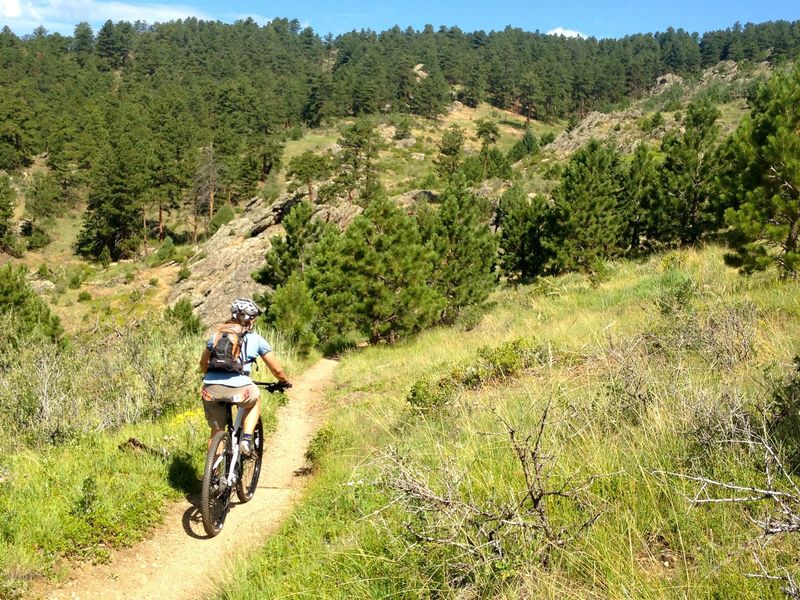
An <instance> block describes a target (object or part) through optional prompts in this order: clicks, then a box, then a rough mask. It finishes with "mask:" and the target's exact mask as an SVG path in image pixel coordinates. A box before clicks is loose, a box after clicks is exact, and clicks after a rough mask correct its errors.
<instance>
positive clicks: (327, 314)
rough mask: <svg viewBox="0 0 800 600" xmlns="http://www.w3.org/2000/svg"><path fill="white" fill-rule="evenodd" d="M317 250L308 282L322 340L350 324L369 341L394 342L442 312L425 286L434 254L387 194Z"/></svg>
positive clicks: (437, 299) (439, 302) (439, 299)
mask: <svg viewBox="0 0 800 600" xmlns="http://www.w3.org/2000/svg"><path fill="white" fill-rule="evenodd" d="M316 249H317V252H315V255H314V259H313V261H312V264H311V267H310V268H309V270H308V272H307V276H306V280H307V282H308V286H309V288H310V289H311V294H312V297H313V298H314V302H315V304H316V305H317V308H318V311H319V312H318V314H319V320H318V323H317V331H318V332H319V333H320V337H321V338H322V339H331V338H332V337H333V336H335V335H337V334H341V333H346V332H349V331H354V330H355V331H358V332H360V333H361V334H362V335H364V336H366V337H368V338H369V339H370V341H372V342H373V343H374V342H380V341H387V342H390V343H391V342H394V341H396V340H398V339H400V338H401V337H403V336H405V335H408V334H410V333H414V332H416V331H419V330H420V329H423V328H424V327H427V326H428V325H430V324H431V323H433V322H434V321H435V320H436V318H437V316H438V315H439V314H440V311H441V309H442V306H443V304H444V302H443V299H442V297H441V295H440V294H439V293H438V292H437V291H436V290H434V289H432V288H431V286H430V285H429V281H430V278H431V270H432V267H433V256H432V252H431V251H430V250H429V249H427V248H426V247H425V246H424V245H423V243H422V241H421V239H420V234H419V231H418V229H417V227H416V225H415V223H414V221H413V220H412V219H411V217H409V216H408V215H406V214H405V213H404V212H403V211H402V210H401V209H399V208H398V207H397V206H395V205H394V204H393V203H392V202H391V201H389V200H388V199H387V198H385V196H384V197H377V198H374V199H373V200H372V201H371V202H370V203H369V204H368V205H367V207H366V208H365V209H364V212H363V213H362V214H361V215H359V216H358V217H356V219H355V220H354V221H353V223H352V224H351V225H350V227H348V228H347V230H346V231H345V233H344V234H343V235H341V236H336V235H333V234H329V235H327V236H325V237H323V239H322V240H321V241H320V243H319V244H317V246H316Z"/></svg>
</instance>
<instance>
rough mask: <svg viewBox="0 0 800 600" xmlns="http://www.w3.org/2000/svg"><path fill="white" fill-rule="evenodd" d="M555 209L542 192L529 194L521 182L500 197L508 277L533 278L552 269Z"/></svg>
mask: <svg viewBox="0 0 800 600" xmlns="http://www.w3.org/2000/svg"><path fill="white" fill-rule="evenodd" d="M553 217H554V213H553V209H552V208H551V207H550V206H548V204H547V201H546V200H545V199H544V198H542V197H541V196H538V195H536V196H533V197H532V198H529V197H528V196H527V194H525V192H524V190H523V189H522V188H520V187H519V186H513V187H511V188H509V189H508V190H507V191H506V192H505V193H504V194H503V197H502V198H501V199H500V206H499V215H498V219H497V221H498V223H499V225H500V228H501V229H500V240H499V247H500V265H501V267H502V270H503V273H505V275H506V277H508V279H510V280H512V281H515V280H518V281H529V280H531V279H534V278H535V277H538V276H539V275H544V274H546V273H548V272H549V271H550V270H551V269H552V268H553V265H554V259H555V256H556V253H555V250H554V248H555V247H556V244H555V243H554V242H555V240H554V239H553V235H554V233H553V226H554V221H553Z"/></svg>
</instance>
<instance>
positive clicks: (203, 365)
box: [200, 348, 211, 373]
mask: <svg viewBox="0 0 800 600" xmlns="http://www.w3.org/2000/svg"><path fill="white" fill-rule="evenodd" d="M210 358H211V350H209V349H208V348H205V349H204V350H203V354H201V355H200V372H201V373H207V372H208V360H209V359H210Z"/></svg>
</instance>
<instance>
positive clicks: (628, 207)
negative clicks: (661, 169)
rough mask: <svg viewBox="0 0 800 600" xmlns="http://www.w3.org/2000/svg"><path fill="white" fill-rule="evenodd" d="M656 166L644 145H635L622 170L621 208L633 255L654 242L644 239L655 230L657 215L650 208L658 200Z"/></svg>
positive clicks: (652, 155)
mask: <svg viewBox="0 0 800 600" xmlns="http://www.w3.org/2000/svg"><path fill="white" fill-rule="evenodd" d="M657 182H658V165H657V162H656V157H655V154H654V153H653V151H652V150H651V148H650V146H649V145H648V144H647V143H646V142H641V143H640V144H639V145H637V146H636V148H635V150H634V151H633V155H632V156H631V157H630V162H629V163H628V165H627V167H625V168H624V169H623V179H622V193H621V195H620V202H621V208H622V210H623V214H624V217H625V226H626V233H625V236H624V238H625V240H627V245H628V251H629V252H630V253H631V254H636V253H637V252H638V251H640V250H641V249H643V247H644V246H645V245H647V246H650V247H652V244H653V242H654V240H648V239H645V234H646V232H647V231H649V230H656V229H657V227H658V220H659V218H660V215H658V214H657V213H656V212H651V211H650V208H651V206H653V205H654V203H657V199H658V193H659V189H658V185H657Z"/></svg>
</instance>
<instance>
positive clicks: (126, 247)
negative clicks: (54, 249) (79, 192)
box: [78, 121, 152, 260]
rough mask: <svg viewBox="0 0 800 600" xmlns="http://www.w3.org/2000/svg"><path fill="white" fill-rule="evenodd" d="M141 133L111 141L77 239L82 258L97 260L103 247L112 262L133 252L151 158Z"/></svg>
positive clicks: (129, 122) (136, 244) (91, 191)
mask: <svg viewBox="0 0 800 600" xmlns="http://www.w3.org/2000/svg"><path fill="white" fill-rule="evenodd" d="M134 124H135V123H134V122H133V121H127V122H126V125H131V126H133V125H134ZM144 131H145V130H143V129H138V128H136V127H132V129H131V130H130V131H125V132H122V133H121V134H120V137H115V138H114V145H113V146H111V145H109V146H108V147H107V149H106V158H105V160H104V161H102V164H101V166H100V167H99V169H98V170H97V173H96V177H95V181H94V182H93V184H92V188H91V190H90V192H89V202H88V205H87V208H86V214H85V215H84V219H83V228H82V229H81V232H80V234H79V236H78V251H79V252H80V253H81V254H83V255H85V256H93V257H95V258H96V257H99V256H100V253H101V252H102V251H103V248H106V247H107V248H108V249H109V252H110V253H111V257H112V258H113V259H114V260H117V259H118V258H125V257H128V256H132V255H133V254H134V253H135V252H136V249H137V247H138V245H139V243H140V237H139V234H140V233H141V231H142V209H143V198H144V194H145V192H146V191H147V190H148V189H149V180H150V175H151V172H152V171H151V170H150V167H149V165H150V163H151V160H152V155H151V154H150V146H149V145H148V143H147V142H146V140H147V139H149V137H150V136H149V135H147V134H146V133H145V132H144Z"/></svg>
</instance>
